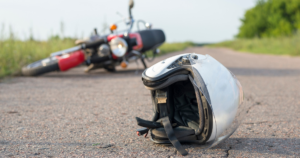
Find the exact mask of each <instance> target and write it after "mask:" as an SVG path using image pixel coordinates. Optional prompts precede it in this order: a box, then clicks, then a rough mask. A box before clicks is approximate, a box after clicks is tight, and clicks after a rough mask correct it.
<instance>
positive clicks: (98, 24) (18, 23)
mask: <svg viewBox="0 0 300 158" xmlns="http://www.w3.org/2000/svg"><path fill="white" fill-rule="evenodd" d="M255 3H256V0H135V5H134V8H133V10H132V13H133V17H134V18H135V20H138V19H143V20H145V21H147V22H150V23H152V24H153V28H161V29H163V30H164V32H165V34H166V37H167V41H168V42H181V41H187V40H190V41H194V42H199V43H200V42H219V41H223V40H229V39H233V37H234V35H235V34H237V33H238V28H239V26H240V25H241V23H240V20H239V19H240V18H242V17H243V15H244V13H245V11H246V10H247V9H249V8H251V7H253V6H254V5H255ZM116 12H119V13H121V14H122V15H123V16H124V17H128V0H85V1H83V0H81V1H79V0H0V24H1V25H0V31H1V30H3V24H4V26H5V27H4V33H5V34H6V35H7V34H8V32H9V31H8V30H9V29H8V28H9V26H11V27H12V29H13V32H15V33H16V34H17V36H18V37H19V38H22V39H25V38H28V37H29V34H30V33H29V32H30V31H29V30H30V28H32V31H33V34H34V37H35V38H37V39H47V37H49V36H50V35H51V34H60V32H61V31H60V23H61V21H62V22H63V23H64V35H65V36H72V37H74V36H77V37H82V36H84V37H86V36H89V34H90V33H91V32H92V30H93V28H98V30H99V31H100V30H101V29H102V25H103V23H104V22H106V23H108V24H111V23H114V22H116V21H119V20H120V19H121V17H120V16H119V15H117V14H116ZM120 27H121V26H120ZM120 27H119V28H120ZM0 33H1V32H0Z"/></svg>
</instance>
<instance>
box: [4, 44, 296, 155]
mask: <svg viewBox="0 0 300 158" xmlns="http://www.w3.org/2000/svg"><path fill="white" fill-rule="evenodd" d="M186 52H195V53H199V54H209V55H211V56H212V57H214V58H216V59H217V60H219V61H220V62H221V63H223V64H224V65H225V66H226V67H228V68H229V69H230V70H231V71H232V72H233V73H234V74H235V75H236V76H237V78H238V79H239V80H240V82H241V84H242V86H243V88H244V93H245V102H244V104H245V105H251V108H250V110H249V111H248V113H247V115H246V117H245V119H244V121H243V123H242V124H241V125H240V127H239V128H238V129H237V131H236V132H235V133H234V134H233V135H232V136H231V137H230V138H229V139H228V140H226V141H225V142H224V143H221V144H219V145H217V146H216V147H214V148H212V149H208V150H201V149H200V146H198V145H193V144H189V145H185V148H187V150H188V152H189V155H188V156H187V157H200V156H203V157H300V126H299V125H300V115H299V114H300V99H299V97H300V58H299V57H282V56H270V55H254V54H247V53H237V52H234V51H231V50H228V49H212V48H200V47H198V48H190V49H187V50H185V51H182V52H175V53H172V54H168V55H165V56H162V57H159V58H157V59H156V61H155V62H152V63H149V65H150V64H154V63H156V62H158V61H160V60H162V59H164V58H167V57H169V56H173V55H176V54H180V53H186ZM136 68H137V65H136V64H135V63H133V64H131V66H130V68H128V69H120V68H119V71H118V72H116V73H108V72H105V71H104V70H96V71H93V72H91V73H89V74H85V73H84V72H83V69H84V68H83V67H78V68H75V69H72V70H70V71H68V72H54V73H49V74H47V75H43V76H40V77H15V78H11V79H5V80H4V81H2V83H0V120H1V121H0V157H71V156H75V157H177V156H179V157H180V155H179V154H178V153H176V150H175V148H174V147H172V146H163V145H156V144H154V143H152V142H151V141H150V140H149V138H143V137H138V136H137V135H136V133H135V130H136V128H138V126H137V125H136V121H135V117H136V116H138V117H142V118H145V119H150V118H151V116H152V111H151V100H150V95H149V91H148V90H146V89H145V88H144V87H143V84H142V81H141V73H142V71H143V70H142V65H141V64H139V68H140V70H139V71H136Z"/></svg>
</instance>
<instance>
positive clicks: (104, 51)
mask: <svg viewBox="0 0 300 158" xmlns="http://www.w3.org/2000/svg"><path fill="white" fill-rule="evenodd" d="M98 55H99V56H100V57H103V56H108V55H109V46H108V45H107V44H101V46H100V47H99V48H98Z"/></svg>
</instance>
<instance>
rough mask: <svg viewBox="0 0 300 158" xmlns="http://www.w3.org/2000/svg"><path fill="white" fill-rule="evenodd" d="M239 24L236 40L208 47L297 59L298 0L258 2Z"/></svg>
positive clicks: (299, 40) (299, 44) (299, 38)
mask: <svg viewBox="0 0 300 158" xmlns="http://www.w3.org/2000/svg"><path fill="white" fill-rule="evenodd" d="M241 22H242V26H241V27H240V29H239V33H238V34H237V35H236V39H235V40H231V41H225V42H221V43H217V44H213V45H210V46H211V47H228V48H232V49H235V50H238V51H245V52H253V53H264V54H276V55H292V56H299V55H300V32H299V31H298V30H299V29H300V1H299V0H290V1H287V0H258V1H257V4H256V6H255V7H254V8H251V9H249V10H247V11H246V13H245V15H244V18H242V19H241ZM297 32H298V33H297Z"/></svg>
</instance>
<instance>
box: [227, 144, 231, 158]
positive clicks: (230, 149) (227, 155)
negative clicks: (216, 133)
mask: <svg viewBox="0 0 300 158" xmlns="http://www.w3.org/2000/svg"><path fill="white" fill-rule="evenodd" d="M231 149H232V147H231V146H230V147H229V149H228V150H226V157H229V150H231Z"/></svg>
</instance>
